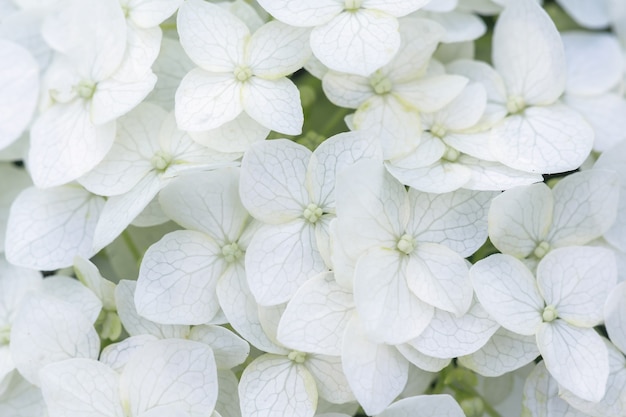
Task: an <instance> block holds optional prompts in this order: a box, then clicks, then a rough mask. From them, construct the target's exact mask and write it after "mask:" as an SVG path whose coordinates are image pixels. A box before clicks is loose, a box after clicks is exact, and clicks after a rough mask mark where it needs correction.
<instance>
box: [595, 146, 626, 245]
mask: <svg viewBox="0 0 626 417" xmlns="http://www.w3.org/2000/svg"><path fill="white" fill-rule="evenodd" d="M624 149H626V141H625V142H622V143H621V144H619V145H617V146H615V147H613V148H612V149H611V150H610V152H604V153H603V154H602V155H600V158H598V162H596V164H595V166H594V168H599V169H607V170H612V171H615V172H617V174H618V175H619V178H620V184H621V185H620V193H619V194H620V195H619V205H618V212H617V219H616V221H615V223H614V224H613V226H612V227H611V228H610V229H609V230H608V231H607V232H605V233H604V238H605V239H606V240H607V241H608V242H609V243H610V244H612V245H614V246H616V247H617V248H619V249H620V250H621V251H622V252H624V251H626V233H625V229H624V228H625V227H626V170H624V167H625V165H624V159H623V157H622V155H623V154H622V152H623V150H624Z"/></svg>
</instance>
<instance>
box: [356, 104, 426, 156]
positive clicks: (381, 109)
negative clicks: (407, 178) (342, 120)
mask: <svg viewBox="0 0 626 417" xmlns="http://www.w3.org/2000/svg"><path fill="white" fill-rule="evenodd" d="M352 123H353V127H354V130H360V131H363V132H367V133H368V134H370V135H372V136H373V137H375V138H378V140H379V141H380V143H381V146H382V149H383V157H384V159H393V158H398V157H402V156H404V155H406V154H407V153H409V152H411V151H413V150H414V149H415V148H416V147H417V146H418V145H419V143H420V142H419V138H420V134H421V133H422V124H421V122H420V118H419V113H418V112H417V110H416V109H414V108H412V107H410V106H407V105H406V104H405V103H403V102H400V101H399V100H398V99H397V97H395V96H393V95H391V94H386V95H383V96H378V95H376V96H373V97H371V98H370V99H369V100H368V101H366V102H365V103H363V104H362V105H361V106H360V107H359V109H358V110H357V112H356V113H355V114H354V118H353V120H352Z"/></svg>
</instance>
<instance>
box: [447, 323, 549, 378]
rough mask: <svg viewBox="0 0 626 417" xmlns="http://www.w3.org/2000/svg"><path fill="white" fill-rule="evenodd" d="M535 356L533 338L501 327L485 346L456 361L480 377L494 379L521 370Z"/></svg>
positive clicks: (535, 347) (535, 349) (536, 353)
mask: <svg viewBox="0 0 626 417" xmlns="http://www.w3.org/2000/svg"><path fill="white" fill-rule="evenodd" d="M537 356H539V349H537V342H536V341H535V337H534V336H522V335H519V334H517V333H513V332H510V331H508V330H506V329H505V328H503V327H501V328H500V329H498V331H497V332H496V333H495V334H494V335H493V336H492V337H491V339H489V341H488V342H487V343H486V344H485V346H483V347H482V348H480V349H479V350H477V351H476V352H474V353H472V354H470V355H467V356H461V357H459V358H458V361H459V362H460V363H461V364H462V365H463V366H465V367H466V368H469V369H471V370H472V371H474V372H477V373H479V374H480V375H483V376H487V377H496V376H500V375H504V374H506V373H508V372H511V371H514V370H516V369H519V368H521V367H522V366H524V365H526V364H528V363H530V362H531V361H532V360H533V359H535V358H536V357H537Z"/></svg>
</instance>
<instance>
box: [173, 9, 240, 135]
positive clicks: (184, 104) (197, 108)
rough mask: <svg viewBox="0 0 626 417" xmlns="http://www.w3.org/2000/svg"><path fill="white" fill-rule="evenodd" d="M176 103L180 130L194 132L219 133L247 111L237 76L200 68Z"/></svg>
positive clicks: (184, 83)
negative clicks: (222, 126)
mask: <svg viewBox="0 0 626 417" xmlns="http://www.w3.org/2000/svg"><path fill="white" fill-rule="evenodd" d="M185 4H187V3H185ZM207 4H208V3H207ZM175 100H176V107H175V111H176V121H177V122H178V126H179V127H180V128H181V129H184V130H190V131H202V130H210V129H215V128H217V127H220V126H221V125H223V124H224V123H226V122H229V121H231V120H233V119H234V118H235V117H237V116H238V115H239V113H241V111H242V110H243V104H242V101H241V84H240V83H238V82H237V80H236V79H235V77H234V75H232V74H227V73H218V74H214V73H210V72H206V71H205V70H203V69H199V68H197V69H194V70H192V71H191V72H190V73H189V74H187V75H185V78H183V79H182V81H181V82H180V85H179V87H178V89H177V90H176V98H175Z"/></svg>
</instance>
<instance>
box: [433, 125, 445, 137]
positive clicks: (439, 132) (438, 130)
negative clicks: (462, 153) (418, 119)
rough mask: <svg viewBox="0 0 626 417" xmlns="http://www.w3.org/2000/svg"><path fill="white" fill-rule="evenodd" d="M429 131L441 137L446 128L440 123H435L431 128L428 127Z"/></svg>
mask: <svg viewBox="0 0 626 417" xmlns="http://www.w3.org/2000/svg"><path fill="white" fill-rule="evenodd" d="M430 133H432V134H433V135H434V136H437V137H438V138H442V137H444V136H445V135H446V133H447V132H446V128H445V127H443V126H442V125H440V124H439V123H435V124H434V125H433V126H432V127H431V128H430Z"/></svg>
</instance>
